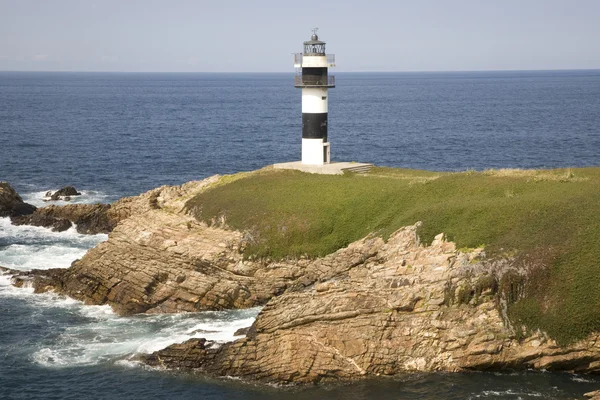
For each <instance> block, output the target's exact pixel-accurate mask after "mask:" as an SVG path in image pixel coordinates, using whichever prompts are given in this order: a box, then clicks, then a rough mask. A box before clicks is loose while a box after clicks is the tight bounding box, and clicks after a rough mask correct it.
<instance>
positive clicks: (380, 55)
mask: <svg viewBox="0 0 600 400" xmlns="http://www.w3.org/2000/svg"><path fill="white" fill-rule="evenodd" d="M314 27H318V28H319V31H318V34H319V36H320V38H321V39H322V40H324V41H326V42H327V53H332V54H335V55H336V63H337V68H336V69H337V71H479V70H537V69H598V68H600V0H479V1H477V0H411V1H404V0H367V1H365V0H361V1H355V0H344V1H342V0H320V1H317V0H301V1H298V0H296V1H289V0H247V1H243V0H217V1H215V0H210V1H205V0H195V1H193V0H169V1H167V0H0V71H122V72H293V57H292V55H291V54H292V53H295V52H301V51H302V42H303V41H304V40H308V39H309V38H310V35H311V33H312V32H311V29H312V28H314Z"/></svg>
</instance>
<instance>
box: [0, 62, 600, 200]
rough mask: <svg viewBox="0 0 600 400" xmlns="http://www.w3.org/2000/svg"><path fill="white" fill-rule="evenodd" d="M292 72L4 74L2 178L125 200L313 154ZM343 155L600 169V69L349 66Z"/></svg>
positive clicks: (0, 87)
mask: <svg viewBox="0 0 600 400" xmlns="http://www.w3.org/2000/svg"><path fill="white" fill-rule="evenodd" d="M292 78H293V76H292V75H291V74H92V73H0V104H1V106H0V138H1V146H0V179H5V180H8V181H10V182H11V183H13V184H15V185H17V186H18V187H19V188H22V187H23V185H34V186H37V187H42V188H45V187H55V186H60V185H64V184H73V185H76V186H78V187H84V188H90V189H95V190H103V191H107V192H110V193H111V194H114V195H124V194H128V195H130V194H137V193H139V192H141V191H145V190H148V189H151V188H153V187H156V186H157V185H161V184H174V183H182V182H185V181H188V180H192V179H198V178H202V177H205V176H208V175H211V174H214V173H231V172H237V171H241V170H251V169H256V168H259V167H262V166H264V165H267V164H272V163H275V162H283V161H289V160H295V159H298V158H299V157H300V140H301V139H300V138H301V133H300V132H301V108H300V104H301V103H300V90H299V89H295V88H294V87H293V84H292ZM337 85H338V86H337V87H336V88H335V89H332V90H331V93H330V96H329V118H330V132H329V137H330V141H331V143H332V158H333V159H334V160H344V161H363V162H373V163H375V164H378V165H386V166H394V167H408V168H420V169H433V170H444V171H446V170H465V169H487V168H506V167H515V168H554V167H567V166H589V165H598V164H600V160H599V158H598V150H599V149H600V71H556V72H476V73H377V74H370V73H360V74H359V73H354V74H351V73H346V74H339V75H338V79H337Z"/></svg>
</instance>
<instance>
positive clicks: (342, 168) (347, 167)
mask: <svg viewBox="0 0 600 400" xmlns="http://www.w3.org/2000/svg"><path fill="white" fill-rule="evenodd" d="M273 168H274V169H295V170H297V171H302V172H308V173H311V174H324V175H343V174H344V173H345V172H346V173H348V172H352V173H365V172H369V170H370V169H371V168H373V164H367V163H357V162H333V163H329V164H323V165H308V164H303V163H302V162H301V161H295V162H287V163H279V164H273Z"/></svg>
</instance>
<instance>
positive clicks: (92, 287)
mask: <svg viewBox="0 0 600 400" xmlns="http://www.w3.org/2000/svg"><path fill="white" fill-rule="evenodd" d="M216 179H218V177H213V178H209V179H206V180H204V181H202V182H193V183H188V184H186V185H183V186H181V187H162V188H159V189H155V190H153V191H150V192H148V193H146V194H144V195H142V196H139V197H135V198H129V199H124V200H121V201H119V202H117V203H115V205H114V206H113V208H112V209H111V212H117V213H119V218H121V219H122V220H121V222H120V223H119V224H118V226H117V227H116V228H115V229H114V230H113V231H112V233H111V234H110V236H109V240H108V241H107V242H104V243H101V244H99V245H98V246H97V247H95V248H94V249H91V250H90V251H88V253H87V254H86V255H85V256H84V257H83V258H82V259H81V260H78V261H75V262H74V263H73V264H72V266H71V268H69V269H67V270H51V271H47V272H44V271H36V272H35V273H34V275H35V276H36V277H35V281H34V286H35V288H36V290H37V291H44V290H48V289H54V290H58V291H60V292H62V293H65V294H67V295H69V296H71V297H74V298H76V299H80V300H83V301H85V302H86V303H88V304H110V305H111V306H112V307H113V309H115V311H116V312H118V313H121V314H133V313H143V312H147V313H158V312H180V311H199V310H219V309H226V308H245V307H251V306H255V305H259V304H264V303H266V301H267V300H268V299H270V298H271V297H272V296H274V295H276V294H278V293H281V292H282V291H283V290H284V289H285V287H286V285H287V282H288V281H290V280H291V279H293V278H294V277H295V276H296V275H297V274H299V271H300V265H294V268H292V269H290V270H287V269H286V267H285V266H282V267H281V268H276V271H275V268H274V267H265V266H264V265H263V264H260V263H252V262H245V261H244V260H243V257H242V254H241V250H242V248H243V237H242V234H241V233H239V232H234V231H227V230H224V229H217V228H209V227H207V226H206V225H204V224H199V223H198V222H197V221H196V220H195V219H194V218H192V217H190V216H187V215H185V213H183V212H182V209H183V206H184V204H185V201H186V200H187V198H188V197H189V195H191V194H194V193H197V192H198V191H199V190H202V188H204V187H206V186H207V185H209V184H211V183H213V182H215V181H216ZM267 270H273V271H274V272H272V273H270V272H269V271H267Z"/></svg>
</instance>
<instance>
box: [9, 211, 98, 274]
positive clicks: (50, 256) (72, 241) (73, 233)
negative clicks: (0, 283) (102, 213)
mask: <svg viewBox="0 0 600 400" xmlns="http://www.w3.org/2000/svg"><path fill="white" fill-rule="evenodd" d="M107 239H108V235H105V234H98V235H82V234H80V233H78V232H77V230H76V228H75V227H71V228H70V229H68V230H66V231H64V232H52V230H51V229H48V228H43V227H37V226H27V225H23V226H15V225H12V224H11V223H10V219H9V218H0V265H2V266H4V267H8V268H13V269H18V270H22V271H27V270H31V269H34V268H36V269H49V268H67V267H69V266H70V265H71V263H72V262H73V261H74V260H76V259H78V258H81V257H83V255H84V254H85V253H86V251H87V250H88V249H89V248H91V247H94V246H95V245H97V244H98V243H100V242H102V241H105V240H107Z"/></svg>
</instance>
